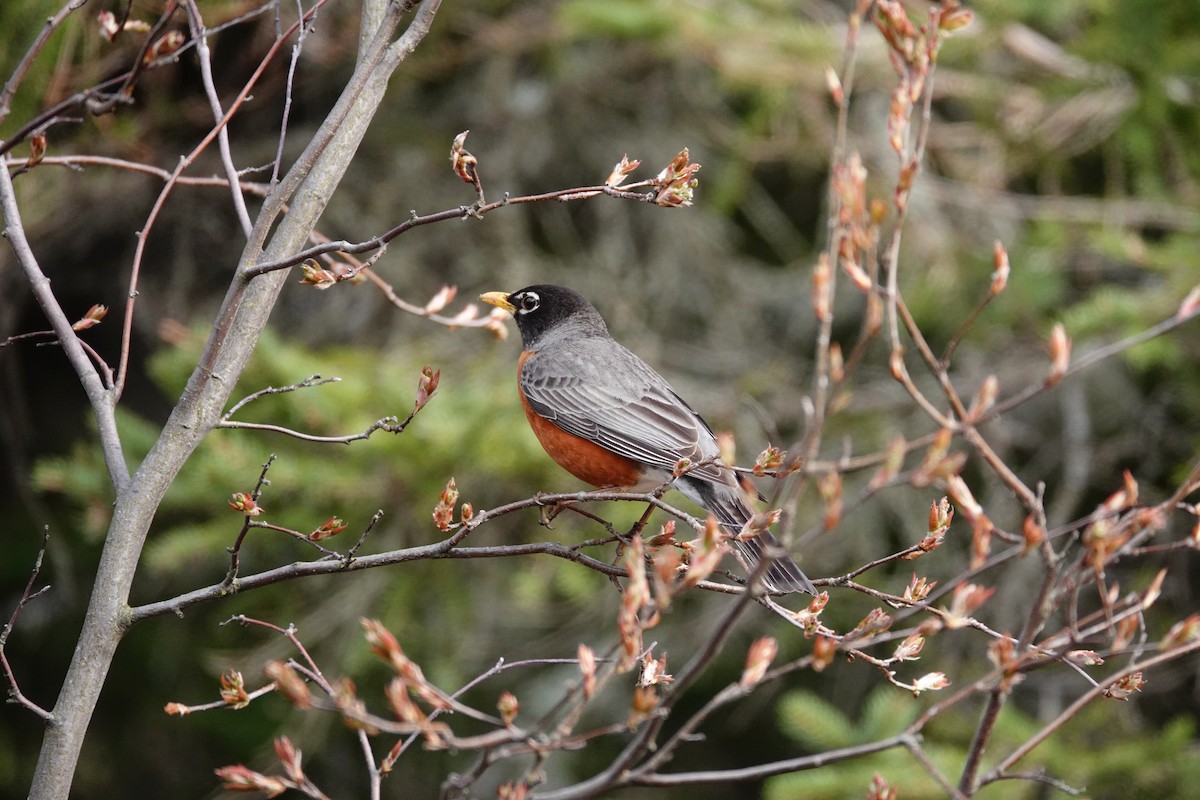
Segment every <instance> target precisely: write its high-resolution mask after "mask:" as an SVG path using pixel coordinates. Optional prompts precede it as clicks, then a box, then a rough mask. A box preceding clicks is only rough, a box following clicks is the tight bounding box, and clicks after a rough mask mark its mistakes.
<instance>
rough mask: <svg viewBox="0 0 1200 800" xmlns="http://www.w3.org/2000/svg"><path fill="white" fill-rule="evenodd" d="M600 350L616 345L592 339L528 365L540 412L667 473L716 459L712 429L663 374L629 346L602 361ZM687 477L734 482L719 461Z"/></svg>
mask: <svg viewBox="0 0 1200 800" xmlns="http://www.w3.org/2000/svg"><path fill="white" fill-rule="evenodd" d="M596 345H599V346H600V347H612V346H613V343H612V342H603V343H599V342H593V341H591V340H586V341H584V342H580V343H579V344H578V346H576V347H575V348H574V349H573V350H572V351H570V352H562V351H551V352H550V353H537V354H535V355H534V356H532V357H531V358H529V359H528V360H527V361H526V362H525V366H524V368H523V369H522V370H521V375H520V382H521V391H522V392H523V393H524V394H525V398H526V400H528V401H529V404H530V405H531V406H532V407H533V410H534V411H536V412H537V413H538V414H539V415H541V416H542V417H544V418H546V419H547V420H549V421H551V422H553V423H554V424H555V425H557V426H558V427H560V428H562V429H563V430H565V431H567V432H568V433H573V434H575V435H576V436H581V437H583V438H585V439H588V440H589V441H592V442H595V443H596V444H598V445H600V446H601V447H603V448H605V449H606V450H610V451H612V452H614V453H616V454H618V455H621V456H625V457H626V458H631V459H633V460H635V461H639V462H641V463H643V464H646V465H648V466H651V467H655V468H658V469H661V470H664V471H666V472H668V473H670V472H671V471H673V470H674V469H675V465H676V464H677V463H679V460H680V459H682V458H688V459H690V460H691V461H693V462H696V463H698V462H701V461H705V460H708V459H711V458H714V457H715V456H716V455H717V453H718V447H717V441H716V437H715V436H714V435H713V432H712V429H711V428H709V427H708V424H707V423H706V422H705V421H704V420H703V419H701V417H700V415H699V414H697V413H696V412H695V411H693V410H692V409H691V407H690V406H688V404H687V403H685V402H684V401H683V399H682V398H680V397H679V395H677V394H676V393H675V391H674V390H673V389H672V388H671V386H670V385H669V384H668V383H667V382H666V381H665V380H663V378H662V377H661V376H659V375H658V373H656V372H654V371H653V370H652V369H650V367H649V366H647V365H646V363H645V362H644V361H642V360H641V359H640V358H638V357H637V356H636V355H634V354H633V353H631V352H629V351H628V350H624V348H622V350H624V353H625V355H626V356H627V357H622V358H620V359H615V360H614V359H611V358H609V359H605V358H597V357H596V356H597V355H603V354H597V353H596V352H594V348H595V346H596ZM617 347H620V345H617ZM589 350H593V352H590V353H589V352H588V351H589ZM604 363H609V364H611V363H619V364H621V365H622V369H620V370H610V371H607V372H605V371H602V369H600V368H598V367H597V364H604ZM689 474H690V475H691V476H693V477H696V478H700V479H702V480H707V481H713V482H716V483H726V482H727V481H728V480H729V477H727V475H728V470H726V469H723V468H722V467H720V466H718V465H715V464H710V465H706V466H703V467H699V468H697V469H696V470H694V471H693V472H691V473H689Z"/></svg>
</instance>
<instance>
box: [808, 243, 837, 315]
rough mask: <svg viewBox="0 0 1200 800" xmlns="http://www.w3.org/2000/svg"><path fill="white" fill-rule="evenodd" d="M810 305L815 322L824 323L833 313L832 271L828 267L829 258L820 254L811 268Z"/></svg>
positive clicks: (824, 254)
mask: <svg viewBox="0 0 1200 800" xmlns="http://www.w3.org/2000/svg"><path fill="white" fill-rule="evenodd" d="M812 280H813V285H812V304H813V312H814V314H815V315H816V318H817V321H819V322H825V321H827V320H828V319H829V317H830V315H831V314H832V313H833V305H832V299H831V298H832V293H833V287H832V285H831V283H832V280H833V270H832V268H831V267H830V266H829V256H828V255H827V254H826V253H821V255H820V256H818V257H817V265H816V266H815V267H814V268H813V278H812Z"/></svg>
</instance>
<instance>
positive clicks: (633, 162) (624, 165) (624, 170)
mask: <svg viewBox="0 0 1200 800" xmlns="http://www.w3.org/2000/svg"><path fill="white" fill-rule="evenodd" d="M641 165H642V162H641V161H638V160H637V159H630V158H629V155H628V154H626V155H623V156H621V160H620V161H618V162H617V163H616V165H615V166H614V167H613V168H612V172H610V173H609V175H608V178H607V179H605V181H604V185H605V186H620V185H621V184H622V183H624V182H625V179H626V178H628V177H629V175H630V174H631V173H632V172H633V171H634V170H636V169H637V168H638V167H640V166H641Z"/></svg>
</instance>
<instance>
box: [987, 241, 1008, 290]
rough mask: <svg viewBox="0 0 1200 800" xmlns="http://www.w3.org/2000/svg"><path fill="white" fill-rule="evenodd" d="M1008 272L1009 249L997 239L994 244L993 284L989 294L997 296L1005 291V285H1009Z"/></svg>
mask: <svg viewBox="0 0 1200 800" xmlns="http://www.w3.org/2000/svg"><path fill="white" fill-rule="evenodd" d="M1008 273H1009V264H1008V250H1006V249H1005V248H1004V243H1003V242H1001V241H1000V240H999V239H997V240H996V242H995V244H993V245H992V285H991V287H990V288H989V289H988V295H989V296H991V297H995V296H996V295H998V294H1000V293H1001V292H1003V291H1004V287H1006V286H1008Z"/></svg>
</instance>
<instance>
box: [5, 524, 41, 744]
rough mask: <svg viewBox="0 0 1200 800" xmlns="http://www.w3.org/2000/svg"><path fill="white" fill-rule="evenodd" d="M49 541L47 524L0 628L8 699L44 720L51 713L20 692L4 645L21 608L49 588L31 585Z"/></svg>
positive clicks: (19, 614)
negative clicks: (22, 585)
mask: <svg viewBox="0 0 1200 800" xmlns="http://www.w3.org/2000/svg"><path fill="white" fill-rule="evenodd" d="M49 541H50V526H49V525H47V526H45V527H44V528H43V529H42V546H41V547H39V548H38V553H37V557H36V558H35V559H34V560H33V569H32V570H30V574H29V580H28V581H27V582H26V583H25V591H23V592H21V599H20V600H18V601H17V606H16V608H14V609H13V612H12V614H11V615H9V617H8V622H6V623H5V624H4V628H3V629H0V666H3V668H4V678H5V680H6V681H7V682H8V698H9V700H8V701H9V702H10V703H16V704H18V705H20V706H22V707H24V708H26V709H28V710H30V711H32V712H33V713H34V714H36V715H38V716H39V717H41V718H42V719H43V720H45V721H46V722H53V721H54V715H53V714H51V713H50V712H49V711H47V710H46V709H44V708H42V707H41V706H39V705H38V704H37V703H35V702H33V701H32V700H30V699H29V698H28V697H26V696H25V695H24V694H23V693H22V692H21V687H20V685H19V684H18V683H17V676H16V673H15V672H13V668H12V664H10V663H9V661H8V654H7V653H6V652H5V647H6V646H7V645H8V637H9V636H10V635H11V634H12V632H13V628H14V627H16V624H17V618H18V617H20V616H21V609H23V608H25V606H26V604H28V603H29V601H30V600H32V599H33V598H35V597H37V596H39V595H41V594H43V593H44V592H47V591H49V589H50V587H49V586H43V587H42V588H41V589H38V590H37V591H34V590H33V585H34V584H35V583H36V582H37V578H38V575H39V574H40V573H41V571H42V559H43V558H45V556H46V545H47V544H48V543H49Z"/></svg>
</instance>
